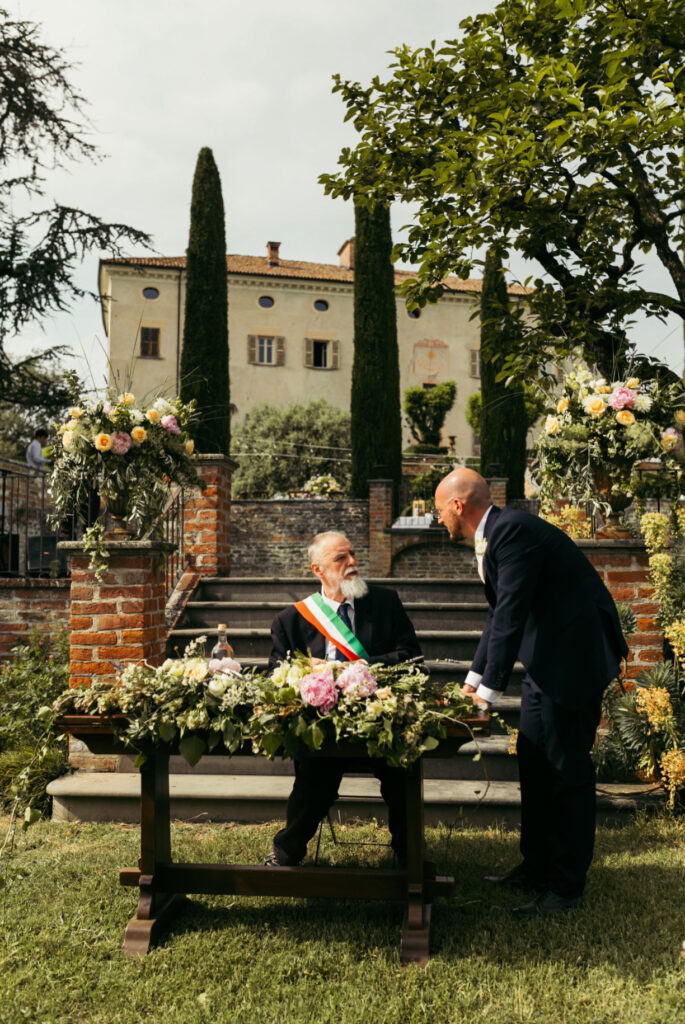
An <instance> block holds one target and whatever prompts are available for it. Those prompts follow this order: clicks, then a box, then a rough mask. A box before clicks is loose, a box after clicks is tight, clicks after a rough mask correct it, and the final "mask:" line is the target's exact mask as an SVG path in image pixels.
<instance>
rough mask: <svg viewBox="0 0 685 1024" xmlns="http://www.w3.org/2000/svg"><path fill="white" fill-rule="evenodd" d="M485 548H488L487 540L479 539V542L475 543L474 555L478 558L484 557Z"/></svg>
mask: <svg viewBox="0 0 685 1024" xmlns="http://www.w3.org/2000/svg"><path fill="white" fill-rule="evenodd" d="M487 546H488V542H487V539H486V538H485V537H481V538H480V540H477V541H476V544H475V549H476V554H477V555H478V557H479V558H482V557H483V556H484V554H485V549H486V548H487Z"/></svg>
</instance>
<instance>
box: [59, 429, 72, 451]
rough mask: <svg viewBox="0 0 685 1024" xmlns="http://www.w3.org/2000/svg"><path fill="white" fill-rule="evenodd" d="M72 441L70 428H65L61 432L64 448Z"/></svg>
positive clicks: (69, 446)
mask: <svg viewBox="0 0 685 1024" xmlns="http://www.w3.org/2000/svg"><path fill="white" fill-rule="evenodd" d="M73 441H74V435H73V434H72V432H71V431H70V430H65V431H64V433H63V434H62V444H63V446H64V447H65V448H71V446H72V444H73Z"/></svg>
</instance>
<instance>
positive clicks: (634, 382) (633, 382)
mask: <svg viewBox="0 0 685 1024" xmlns="http://www.w3.org/2000/svg"><path fill="white" fill-rule="evenodd" d="M626 387H627V388H631V389H635V388H639V387H640V381H639V380H638V378H637V377H631V378H630V380H627V381H626Z"/></svg>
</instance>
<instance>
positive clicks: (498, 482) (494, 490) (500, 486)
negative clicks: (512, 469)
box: [488, 476, 508, 508]
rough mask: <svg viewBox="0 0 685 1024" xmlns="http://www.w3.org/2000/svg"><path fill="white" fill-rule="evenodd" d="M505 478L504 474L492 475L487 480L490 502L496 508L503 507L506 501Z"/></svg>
mask: <svg viewBox="0 0 685 1024" xmlns="http://www.w3.org/2000/svg"><path fill="white" fill-rule="evenodd" d="M507 479H508V478H507V477H506V476H504V477H502V476H494V477H490V479H489V480H488V484H489V485H490V496H491V497H492V503H493V505H497V507H498V508H504V506H505V505H506V503H507Z"/></svg>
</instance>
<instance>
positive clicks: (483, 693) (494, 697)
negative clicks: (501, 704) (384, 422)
mask: <svg viewBox="0 0 685 1024" xmlns="http://www.w3.org/2000/svg"><path fill="white" fill-rule="evenodd" d="M502 693H503V691H502V690H491V689H490V687H489V686H483V685H482V684H481V685H480V686H479V687H478V689H477V690H476V693H475V696H476V697H480V699H481V700H486V701H487V702H488V704H496V703H497V701H498V700H499V699H500V697H501V696H502Z"/></svg>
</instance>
